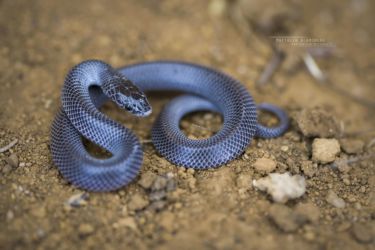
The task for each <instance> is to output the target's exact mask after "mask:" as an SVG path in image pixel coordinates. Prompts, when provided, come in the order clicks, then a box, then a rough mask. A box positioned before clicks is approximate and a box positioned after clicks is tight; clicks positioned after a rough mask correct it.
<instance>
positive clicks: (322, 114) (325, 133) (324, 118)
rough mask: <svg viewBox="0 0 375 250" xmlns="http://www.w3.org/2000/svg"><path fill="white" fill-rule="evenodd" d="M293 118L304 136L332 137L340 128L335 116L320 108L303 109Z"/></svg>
mask: <svg viewBox="0 0 375 250" xmlns="http://www.w3.org/2000/svg"><path fill="white" fill-rule="evenodd" d="M294 119H295V121H296V123H297V126H298V128H299V130H300V131H301V132H302V134H303V135H304V136H306V137H334V136H336V135H337V134H338V133H339V130H340V129H339V123H338V122H337V120H336V118H335V117H334V116H333V115H332V114H331V113H330V112H327V111H326V110H324V109H322V108H310V109H304V110H302V111H301V112H299V113H297V115H296V116H295V117H294Z"/></svg>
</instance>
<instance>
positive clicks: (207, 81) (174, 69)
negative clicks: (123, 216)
mask: <svg viewBox="0 0 375 250" xmlns="http://www.w3.org/2000/svg"><path fill="white" fill-rule="evenodd" d="M144 91H179V92H184V93H186V94H184V95H181V96H178V97H177V98H175V99H173V100H172V101H171V102H170V103H168V104H167V105H166V107H164V109H163V110H162V112H161V113H160V114H159V116H158V117H157V119H156V121H155V123H154V126H153V128H152V131H151V137H152V142H153V144H154V146H155V148H156V150H157V151H158V152H159V153H160V154H161V155H162V156H164V157H165V158H166V159H167V160H169V161H170V162H172V163H174V164H176V165H180V166H185V167H188V168H195V169H207V168H212V167H217V166H220V165H223V164H225V163H227V162H229V161H230V160H233V159H234V158H236V157H238V156H239V155H240V154H241V153H242V152H243V151H244V150H245V149H246V147H247V146H248V145H249V144H250V143H251V140H252V138H253V137H254V136H258V137H263V138H272V137H276V136H279V135H281V134H282V133H283V132H285V131H286V130H287V128H288V117H287V115H286V114H285V112H284V111H282V110H281V109H279V108H277V107H275V106H273V105H271V104H261V105H258V106H256V105H255V103H254V101H253V99H252V97H251V96H250V94H249V92H248V91H247V90H246V88H245V87H244V86H243V85H241V84H240V83H239V82H238V81H237V80H234V79H233V78H231V77H230V76H228V75H226V74H224V73H222V72H220V71H217V70H215V69H212V68H208V67H205V66H201V65H196V64H191V63H185V62H178V61H154V62H145V63H139V64H134V65H130V66H126V67H123V68H120V69H114V68H112V67H111V66H110V65H108V64H107V63H105V62H102V61H98V60H88V61H84V62H82V63H80V64H78V65H76V66H75V67H73V68H72V69H71V70H70V72H69V73H68V75H67V77H66V79H65V82H64V86H63V89H62V94H61V101H62V108H61V109H60V111H59V112H58V114H57V115H56V117H55V120H54V121H53V124H52V134H51V136H52V138H51V152H52V158H53V161H54V163H55V164H56V165H57V167H58V169H59V170H60V172H61V174H62V175H63V177H64V178H66V179H67V180H68V181H69V182H71V183H72V184H74V185H75V186H77V187H80V188H83V189H85V190H89V191H111V190H116V189H118V188H120V187H123V186H125V185H127V184H128V183H129V182H131V181H132V180H133V179H134V178H135V177H136V176H137V174H138V173H139V170H140V166H141V165H142V159H143V152H142V147H141V144H140V142H139V140H138V139H137V137H136V136H135V134H134V133H133V132H132V131H131V130H129V129H127V128H126V127H123V126H122V125H121V124H119V123H117V122H115V121H113V120H111V119H109V118H108V117H107V116H106V115H104V114H103V113H101V112H100V111H99V108H100V106H101V105H102V104H103V103H104V102H106V101H107V100H108V99H110V100H112V101H114V102H115V103H116V104H117V105H119V106H120V107H121V108H124V109H126V110H127V111H129V112H131V113H132V114H134V115H137V116H147V115H148V114H150V113H151V110H152V109H151V106H150V104H149V102H148V101H147V98H146V96H145V94H144ZM257 109H262V110H266V111H269V112H272V113H274V114H275V115H276V116H277V117H278V119H279V124H278V126H276V127H272V128H271V127H264V126H262V125H260V124H258V122H257ZM200 110H207V111H215V112H219V113H220V114H221V115H222V116H223V125H222V128H221V130H220V131H219V132H218V133H216V134H215V135H213V136H212V137H210V138H207V139H200V140H194V139H190V138H188V137H187V136H185V134H184V133H183V132H182V131H181V130H180V128H179V123H180V120H181V118H182V117H183V116H185V115H186V114H188V113H191V112H194V111H200ZM82 137H85V138H87V139H88V140H90V141H91V142H93V143H94V144H96V145H98V146H100V147H102V148H104V149H106V150H107V151H109V152H110V153H111V154H112V156H111V157H110V158H108V159H98V158H96V157H93V156H91V155H90V154H89V153H88V152H87V150H86V148H85V146H84V144H83V142H82Z"/></svg>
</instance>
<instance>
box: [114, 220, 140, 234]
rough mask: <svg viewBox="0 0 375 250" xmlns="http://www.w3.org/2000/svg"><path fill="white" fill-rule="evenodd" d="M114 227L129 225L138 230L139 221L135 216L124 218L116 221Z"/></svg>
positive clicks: (128, 226)
mask: <svg viewBox="0 0 375 250" xmlns="http://www.w3.org/2000/svg"><path fill="white" fill-rule="evenodd" d="M113 227H114V228H121V227H127V228H130V229H132V230H133V231H137V230H138V227H137V223H136V221H135V219H134V218H133V217H126V218H122V219H120V220H119V221H117V222H115V223H114V224H113Z"/></svg>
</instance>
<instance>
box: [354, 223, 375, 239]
mask: <svg viewBox="0 0 375 250" xmlns="http://www.w3.org/2000/svg"><path fill="white" fill-rule="evenodd" d="M374 232H375V228H371V227H370V226H369V225H367V224H363V223H360V222H356V223H355V224H354V225H353V227H352V234H353V236H354V238H355V239H356V240H357V241H358V242H361V243H370V242H371V241H373V240H374V239H375V235H374Z"/></svg>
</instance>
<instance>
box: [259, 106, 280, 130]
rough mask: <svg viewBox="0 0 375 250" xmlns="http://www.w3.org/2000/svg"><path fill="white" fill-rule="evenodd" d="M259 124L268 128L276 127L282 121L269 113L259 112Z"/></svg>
mask: <svg viewBox="0 0 375 250" xmlns="http://www.w3.org/2000/svg"><path fill="white" fill-rule="evenodd" d="M258 122H259V123H260V124H262V125H263V126H266V127H275V126H277V125H278V124H279V122H280V120H279V118H278V117H277V116H276V115H274V114H273V113H271V112H269V111H265V110H258Z"/></svg>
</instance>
